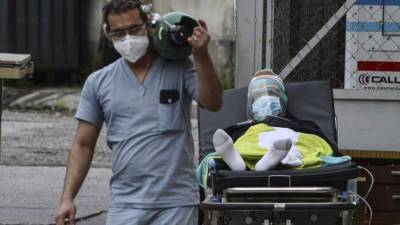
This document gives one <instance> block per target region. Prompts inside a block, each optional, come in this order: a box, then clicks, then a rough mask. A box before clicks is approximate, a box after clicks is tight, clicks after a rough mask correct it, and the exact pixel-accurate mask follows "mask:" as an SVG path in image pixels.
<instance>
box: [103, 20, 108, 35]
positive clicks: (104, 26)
mask: <svg viewBox="0 0 400 225" xmlns="http://www.w3.org/2000/svg"><path fill="white" fill-rule="evenodd" d="M103 32H104V34H105V35H107V24H106V23H103Z"/></svg>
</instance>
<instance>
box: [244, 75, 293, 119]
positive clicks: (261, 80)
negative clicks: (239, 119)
mask: <svg viewBox="0 0 400 225" xmlns="http://www.w3.org/2000/svg"><path fill="white" fill-rule="evenodd" d="M286 107H287V96H286V92H285V87H284V85H283V81H282V79H281V78H280V77H279V76H278V75H276V74H275V73H274V72H273V71H272V70H271V69H264V70H259V71H257V72H256V73H255V74H254V77H253V79H251V81H250V84H249V88H248V94H247V117H248V119H252V120H256V121H262V120H264V119H265V118H266V117H267V116H271V115H272V116H278V115H282V114H284V113H285V111H286Z"/></svg>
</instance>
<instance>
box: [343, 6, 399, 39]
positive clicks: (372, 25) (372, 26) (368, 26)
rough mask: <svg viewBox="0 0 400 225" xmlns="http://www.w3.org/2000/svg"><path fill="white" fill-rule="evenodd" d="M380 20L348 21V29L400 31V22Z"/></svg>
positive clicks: (351, 30) (353, 30) (352, 30)
mask: <svg viewBox="0 0 400 225" xmlns="http://www.w3.org/2000/svg"><path fill="white" fill-rule="evenodd" d="M399 1H400V0H399ZM383 26H384V29H382V24H380V23H378V22H346V31H349V32H383V31H384V32H391V33H395V32H400V23H393V22H390V23H384V24H383Z"/></svg>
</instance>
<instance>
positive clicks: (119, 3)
mask: <svg viewBox="0 0 400 225" xmlns="http://www.w3.org/2000/svg"><path fill="white" fill-rule="evenodd" d="M132 9H138V10H139V13H140V18H141V19H142V20H143V22H145V23H146V22H147V15H146V13H144V12H143V10H142V7H141V3H140V1H139V0H111V1H109V2H107V3H106V4H105V5H104V7H103V26H104V27H105V29H104V31H109V30H110V24H109V22H108V16H109V15H111V14H121V13H125V12H127V11H129V10H132Z"/></svg>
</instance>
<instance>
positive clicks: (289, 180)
mask: <svg viewBox="0 0 400 225" xmlns="http://www.w3.org/2000/svg"><path fill="white" fill-rule="evenodd" d="M276 177H278V178H279V177H280V178H282V177H283V178H287V179H288V184H289V186H288V187H291V186H292V177H291V176H290V175H269V176H268V187H271V178H276Z"/></svg>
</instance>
